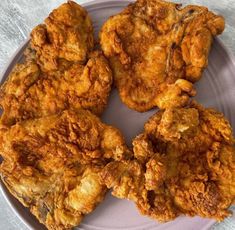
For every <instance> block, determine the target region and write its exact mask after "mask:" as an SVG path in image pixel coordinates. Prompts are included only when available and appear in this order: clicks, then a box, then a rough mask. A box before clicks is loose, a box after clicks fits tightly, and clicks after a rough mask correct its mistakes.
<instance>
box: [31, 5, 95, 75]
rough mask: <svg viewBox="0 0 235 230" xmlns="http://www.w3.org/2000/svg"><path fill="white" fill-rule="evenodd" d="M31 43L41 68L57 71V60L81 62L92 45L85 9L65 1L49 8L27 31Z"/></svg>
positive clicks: (58, 65)
mask: <svg viewBox="0 0 235 230" xmlns="http://www.w3.org/2000/svg"><path fill="white" fill-rule="evenodd" d="M31 46H32V48H33V49H35V51H36V57H37V62H38V64H39V65H40V67H41V68H42V70H43V71H51V70H57V69H58V68H59V67H60V62H61V61H63V60H66V61H68V62H81V63H85V62H86V60H87V57H88V54H89V52H90V51H91V50H93V48H94V37H93V27H92V22H91V19H90V17H89V15H88V13H87V11H86V10H85V9H84V8H83V7H82V6H80V5H78V4H77V3H75V2H73V1H68V2H67V3H64V4H62V5H61V6H60V7H58V8H57V9H55V10H53V11H52V12H51V13H50V15H49V16H48V17H47V18H46V19H45V24H41V25H38V26H37V27H35V28H34V29H33V31H32V33H31Z"/></svg>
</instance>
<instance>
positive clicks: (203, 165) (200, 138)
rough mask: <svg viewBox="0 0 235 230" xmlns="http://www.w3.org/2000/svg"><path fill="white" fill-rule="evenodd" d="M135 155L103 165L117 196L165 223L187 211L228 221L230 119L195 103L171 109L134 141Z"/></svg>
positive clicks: (233, 179)
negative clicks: (226, 218)
mask: <svg viewBox="0 0 235 230" xmlns="http://www.w3.org/2000/svg"><path fill="white" fill-rule="evenodd" d="M133 151H134V159H132V160H128V161H124V162H123V161H114V162H111V163H109V164H108V165H107V166H105V168H104V169H102V171H101V173H100V179H101V182H102V183H104V184H105V185H106V186H107V187H108V188H113V195H114V196H116V197H119V198H126V199H130V200H133V201H134V202H135V203H136V205H137V207H138V209H139V210H140V212H141V213H142V214H143V215H147V216H149V217H151V218H153V219H156V220H158V221H160V222H165V221H169V220H172V219H174V218H176V217H177V216H179V215H181V214H184V215H188V216H195V215H198V216H201V217H207V218H214V219H216V220H218V221H221V220H223V219H224V218H225V217H227V216H229V215H230V214H231V213H230V211H229V210H228V208H229V206H230V205H231V204H232V203H233V201H234V200H235V147H234V138H233V136H232V129H231V126H230V125H229V122H228V121H227V120H226V119H225V118H224V117H223V115H222V114H221V113H219V112H216V111H215V110H213V109H205V108H203V107H202V106H200V105H198V104H197V103H196V102H192V103H191V104H190V105H189V106H188V107H186V108H168V109H166V110H165V111H160V112H158V113H156V114H155V115H154V116H153V117H151V118H150V119H149V121H148V122H147V123H146V124H145V127H144V132H143V133H142V134H140V135H139V136H137V137H136V138H135V139H134V141H133Z"/></svg>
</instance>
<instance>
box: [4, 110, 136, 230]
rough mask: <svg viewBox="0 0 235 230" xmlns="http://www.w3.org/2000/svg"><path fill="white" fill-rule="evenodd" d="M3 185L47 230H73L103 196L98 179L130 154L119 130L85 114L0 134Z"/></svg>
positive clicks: (60, 116) (37, 122)
mask: <svg viewBox="0 0 235 230" xmlns="http://www.w3.org/2000/svg"><path fill="white" fill-rule="evenodd" d="M0 139H1V141H0V155H1V156H2V158H3V162H2V163H1V165H0V173H1V179H2V181H3V182H4V183H5V185H6V186H7V188H8V189H9V191H10V192H11V193H12V194H13V195H14V196H15V197H16V198H17V199H18V200H19V201H20V202H21V203H23V204H24V206H26V207H28V208H29V209H30V211H31V212H32V213H33V214H34V215H35V216H36V217H37V218H38V220H39V221H40V222H41V223H43V224H45V225H46V226H47V228H48V229H55V230H57V229H58V230H59V229H61V230H62V229H71V228H72V227H73V226H76V225H78V224H79V223H80V222H81V220H82V218H83V216H84V215H86V214H88V213H90V212H92V211H93V210H94V208H95V206H96V205H97V204H98V203H100V202H101V201H102V200H103V198H104V195H105V192H106V190H107V189H106V187H105V186H103V185H101V184H100V182H99V176H98V173H99V172H101V169H102V168H103V167H104V166H105V165H106V164H107V163H108V162H110V161H112V160H114V159H115V160H128V159H129V158H130V157H131V156H132V153H131V152H130V151H129V150H128V148H127V146H126V145H125V142H124V138H123V137H122V135H121V133H120V132H119V130H117V129H116V128H114V127H112V126H108V125H106V124H103V123H101V121H100V120H99V118H97V117H96V116H95V115H93V114H92V113H90V112H89V111H85V110H78V111H72V110H67V111H64V112H63V113H62V114H57V115H53V116H48V117H44V118H40V119H34V120H27V121H23V122H20V123H17V124H16V125H14V126H11V127H1V129H0Z"/></svg>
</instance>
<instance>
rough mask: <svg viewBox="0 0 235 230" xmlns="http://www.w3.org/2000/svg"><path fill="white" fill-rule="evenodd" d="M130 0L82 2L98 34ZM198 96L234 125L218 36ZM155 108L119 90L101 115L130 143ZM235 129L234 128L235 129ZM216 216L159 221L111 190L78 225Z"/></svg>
mask: <svg viewBox="0 0 235 230" xmlns="http://www.w3.org/2000/svg"><path fill="white" fill-rule="evenodd" d="M129 2H131V1H128V0H99V1H89V2H88V3H85V4H83V6H84V7H85V8H86V9H87V10H88V12H89V14H90V16H91V17H92V20H93V24H94V28H95V33H96V36H97V34H98V31H99V29H100V27H101V25H102V24H103V23H104V21H105V20H106V19H107V18H108V17H109V16H111V15H113V14H116V13H117V12H119V11H121V10H122V9H123V7H124V6H126V5H127V4H128V3H129ZM28 42H29V41H26V42H25V43H24V44H23V45H22V46H21V47H20V48H19V49H18V50H17V51H16V53H15V55H14V57H13V58H12V59H11V61H10V62H9V64H8V66H7V68H6V70H5V71H4V73H3V75H2V78H1V80H2V82H4V81H5V80H6V79H7V77H8V75H9V73H10V71H11V70H12V68H13V67H14V65H15V64H16V63H17V62H19V61H20V60H21V59H22V56H23V52H24V50H25V48H26V47H27V45H28ZM196 88H197V92H198V93H197V96H196V98H195V99H196V100H198V101H199V102H200V103H202V104H203V105H204V106H207V107H214V108H216V109H218V110H219V111H221V112H223V113H224V114H225V116H226V117H227V118H228V119H229V121H230V122H231V124H232V126H233V128H235V100H233V98H235V61H234V59H233V57H232V56H231V55H230V53H229V52H228V51H227V50H226V48H225V47H224V45H223V44H222V43H221V42H220V40H219V39H216V40H215V42H214V45H213V48H212V51H211V54H210V57H209V66H208V68H207V69H206V70H205V71H204V74H203V77H202V79H201V81H199V82H198V83H197V84H196ZM154 112H155V111H154V110H152V111H149V112H146V113H138V112H135V111H133V110H130V109H128V108H127V107H126V106H125V105H124V104H123V103H121V101H120V98H119V96H118V93H117V91H116V90H113V92H112V93H111V96H110V100H109V105H108V108H107V109H106V111H105V113H104V115H103V117H102V119H103V121H104V122H106V123H108V124H112V125H114V126H116V127H118V128H119V129H120V130H121V131H122V132H123V134H124V136H125V138H126V140H127V142H128V144H129V145H130V144H131V139H132V138H133V137H135V136H136V135H137V134H138V133H139V132H141V130H142V129H143V125H144V123H145V121H146V120H147V119H148V118H149V117H150V116H151V115H152V114H153V113H154ZM234 130H235V129H234ZM1 190H2V193H3V195H4V197H5V199H6V200H7V201H8V203H9V205H10V206H11V207H12V209H13V210H14V212H15V213H16V215H17V216H18V217H19V218H20V219H21V220H22V221H23V222H24V223H25V225H26V226H27V227H28V228H29V229H37V230H43V229H45V227H44V226H42V225H41V224H39V223H38V221H37V220H36V219H35V218H34V216H33V215H32V214H30V213H29V211H28V210H27V209H26V208H24V207H23V206H22V205H21V204H20V203H19V202H18V201H17V200H16V199H15V198H14V197H12V196H11V195H10V193H9V192H8V191H7V189H6V188H5V187H4V185H3V184H1ZM214 223H215V221H214V220H210V219H205V218H200V217H194V218H189V217H179V218H177V219H176V220H174V221H172V222H169V223H165V224H160V223H158V222H156V221H153V220H151V219H149V218H147V217H144V216H141V215H140V214H139V213H138V211H137V209H136V208H135V205H134V204H133V203H132V202H130V201H126V200H119V199H116V198H114V197H112V196H111V194H110V193H109V194H108V195H107V196H106V199H105V200H104V202H103V203H102V204H100V205H99V206H98V207H97V209H96V210H95V211H94V212H93V213H92V214H90V215H88V216H87V217H86V218H85V219H84V221H83V222H82V224H81V225H80V226H79V227H77V228H75V229H84V230H105V229H108V230H120V229H125V230H147V229H154V230H170V229H174V230H181V229H190V230H198V229H200V230H204V229H209V228H210V227H211V226H212V225H213V224H214Z"/></svg>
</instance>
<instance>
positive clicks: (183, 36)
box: [100, 0, 224, 112]
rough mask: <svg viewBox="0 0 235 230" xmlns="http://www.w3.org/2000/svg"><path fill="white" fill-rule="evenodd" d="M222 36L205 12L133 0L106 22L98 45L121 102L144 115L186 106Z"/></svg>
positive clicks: (217, 19) (218, 22)
mask: <svg viewBox="0 0 235 230" xmlns="http://www.w3.org/2000/svg"><path fill="white" fill-rule="evenodd" d="M223 30H224V19H223V17H222V16H217V15H215V14H214V13H212V12H210V11H208V9H207V8H205V7H202V6H191V5H189V6H186V7H184V8H181V6H180V5H179V4H175V3H169V2H165V1H162V0H137V1H136V2H135V3H133V4H130V5H129V6H128V7H127V8H126V9H124V10H123V11H122V12H121V13H119V14H117V15H115V16H112V17H110V18H109V19H108V21H107V22H106V23H105V24H104V25H103V27H102V30H101V32H100V42H101V46H102V49H103V51H104V54H105V55H106V57H107V58H109V60H110V63H111V67H112V69H113V71H114V79H115V84H116V86H117V88H118V90H119V93H120V97H121V99H122V101H123V102H124V103H125V104H126V105H127V106H129V107H130V108H132V109H135V110H137V111H140V112H144V111H147V110H149V109H151V108H153V107H155V106H158V107H159V108H163V109H165V108H169V107H180V106H183V105H185V104H187V102H188V100H189V97H190V96H194V95H195V93H196V92H195V90H194V88H193V83H194V82H196V81H198V80H199V79H200V77H201V75H202V72H203V69H204V68H205V67H206V66H207V64H208V54H209V51H210V48H211V44H212V40H213V37H215V36H216V35H218V34H220V33H222V32H223Z"/></svg>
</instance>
